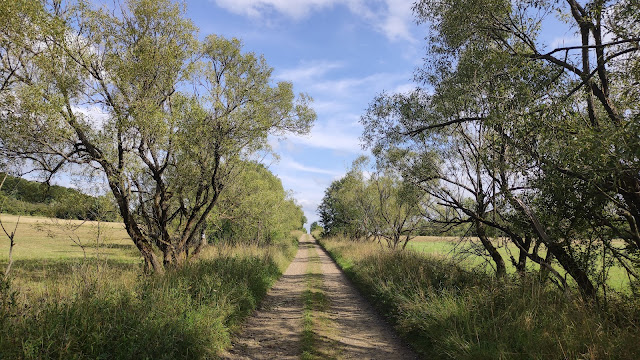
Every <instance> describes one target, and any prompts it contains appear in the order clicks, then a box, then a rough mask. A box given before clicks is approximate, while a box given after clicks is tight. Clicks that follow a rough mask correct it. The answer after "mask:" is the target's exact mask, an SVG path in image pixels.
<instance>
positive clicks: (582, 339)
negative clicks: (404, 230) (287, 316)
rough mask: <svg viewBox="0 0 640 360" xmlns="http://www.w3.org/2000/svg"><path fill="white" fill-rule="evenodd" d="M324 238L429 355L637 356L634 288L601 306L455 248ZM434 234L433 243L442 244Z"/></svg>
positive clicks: (385, 311)
mask: <svg viewBox="0 0 640 360" xmlns="http://www.w3.org/2000/svg"><path fill="white" fill-rule="evenodd" d="M321 243H322V245H323V246H324V247H325V248H326V249H328V251H329V252H330V254H331V256H332V257H333V258H334V259H335V260H336V262H337V263H338V264H339V265H340V266H341V267H342V268H343V269H344V270H345V273H346V274H347V275H348V276H349V277H350V278H351V279H352V281H353V282H354V283H355V284H356V285H357V286H358V287H359V289H360V290H361V291H362V292H363V293H364V294H365V295H366V296H367V297H368V298H369V299H370V300H371V302H372V303H373V304H374V305H375V306H376V307H377V308H378V309H379V310H380V311H381V312H382V313H383V314H385V315H386V316H387V317H388V319H389V320H390V321H391V323H393V324H394V326H395V327H396V329H397V330H398V331H399V332H400V333H401V334H402V335H403V336H404V338H405V340H407V341H408V342H410V343H411V344H412V345H413V347H414V349H416V351H418V352H419V353H420V354H422V356H423V357H424V358H428V359H605V358H606V359H609V358H611V359H636V358H638V356H640V347H639V343H638V341H637V339H638V329H639V326H638V319H639V317H638V314H640V304H639V303H638V302H637V299H635V298H633V297H629V296H626V295H623V294H610V297H609V298H608V300H607V302H606V306H602V304H601V303H600V304H598V303H595V302H593V303H590V302H588V301H583V300H582V298H581V297H580V296H579V294H578V293H577V290H575V291H572V290H569V291H568V292H563V291H559V290H558V289H557V288H556V287H555V286H552V285H550V284H549V283H548V282H547V283H546V284H540V283H539V282H538V281H537V280H536V278H535V277H518V276H510V277H508V278H507V279H503V280H497V279H495V277H493V276H492V275H491V273H490V272H487V271H486V270H485V269H483V268H482V267H472V266H469V265H468V264H461V263H460V261H457V260H455V259H454V258H453V257H452V256H431V255H429V254H425V253H424V252H418V251H392V250H388V249H382V248H381V247H380V246H379V245H377V244H373V243H363V242H359V243H355V242H352V241H347V240H341V239H334V238H330V239H322V241H321ZM431 243H432V244H436V245H434V246H435V248H432V249H436V250H442V249H443V248H444V247H445V245H443V244H440V245H438V242H431ZM446 246H450V245H446Z"/></svg>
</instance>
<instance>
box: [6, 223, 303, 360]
mask: <svg viewBox="0 0 640 360" xmlns="http://www.w3.org/2000/svg"><path fill="white" fill-rule="evenodd" d="M296 235H300V233H297V234H296ZM109 244H116V245H121V242H107V243H106V245H109ZM127 246H131V245H129V244H127ZM295 249H296V239H295V237H294V236H289V237H287V238H286V239H283V240H281V241H279V242H278V243H277V244H273V245H271V246H269V247H261V246H257V245H234V246H229V245H225V244H219V245H217V246H210V247H207V248H206V249H205V250H203V251H202V254H201V256H200V259H199V260H198V261H196V262H191V263H189V264H188V265H186V266H184V267H181V268H180V269H177V270H175V271H171V272H167V273H166V274H165V275H164V276H159V277H158V276H152V277H149V276H140V268H141V259H140V257H139V255H137V254H136V253H135V251H131V250H135V249H130V250H128V251H127V250H126V249H122V250H119V251H118V254H117V256H118V257H119V259H118V258H116V259H113V260H112V259H110V258H104V259H103V260H102V261H101V260H99V259H96V258H93V259H90V260H86V261H69V260H62V259H59V260H56V259H32V260H29V261H25V262H18V263H16V264H15V265H14V266H15V270H16V271H15V276H14V277H11V278H8V279H4V280H2V287H1V288H0V358H6V359H21V358H22V359H42V358H79V359H83V358H84V359H97V358H117V359H203V358H212V357H215V356H216V355H217V354H218V353H219V352H220V351H221V350H223V349H225V348H227V347H229V346H230V337H231V335H232V333H233V331H234V330H237V329H238V326H239V325H240V323H241V321H242V320H243V319H244V318H245V317H246V316H247V315H249V314H251V312H252V311H253V310H254V309H255V307H256V306H257V304H258V303H259V301H260V300H261V298H262V297H263V296H264V295H265V294H266V291H267V290H268V289H269V287H270V286H271V285H272V284H273V283H274V282H275V281H276V280H277V279H278V278H279V276H280V275H281V273H282V272H283V271H284V269H285V268H286V266H287V265H288V264H289V262H290V260H291V259H292V258H293V256H294V255H295ZM132 254H133V255H136V256H135V257H134V256H132ZM132 258H133V259H135V261H134V262H132V261H129V260H130V259H132ZM123 260H124V261H123Z"/></svg>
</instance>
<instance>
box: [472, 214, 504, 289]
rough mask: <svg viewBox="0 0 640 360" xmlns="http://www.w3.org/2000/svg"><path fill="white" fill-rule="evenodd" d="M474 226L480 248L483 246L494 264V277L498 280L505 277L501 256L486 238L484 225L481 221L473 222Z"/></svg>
mask: <svg viewBox="0 0 640 360" xmlns="http://www.w3.org/2000/svg"><path fill="white" fill-rule="evenodd" d="M475 226H476V232H477V234H478V238H479V239H480V242H481V243H482V246H484V248H485V249H486V250H487V251H488V252H489V255H490V256H491V259H492V260H493V262H494V263H495V264H496V276H497V277H498V278H503V277H504V276H505V275H507V267H506V266H505V263H504V259H503V258H502V255H500V253H499V252H498V249H496V247H495V246H493V244H492V243H491V241H490V240H489V239H488V238H487V234H486V231H485V228H484V226H485V225H484V224H483V223H482V222H481V221H479V220H475Z"/></svg>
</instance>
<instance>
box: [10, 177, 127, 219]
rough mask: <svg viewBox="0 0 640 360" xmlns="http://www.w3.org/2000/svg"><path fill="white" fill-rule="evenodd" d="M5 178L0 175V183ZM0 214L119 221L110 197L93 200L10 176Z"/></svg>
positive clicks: (75, 191)
mask: <svg viewBox="0 0 640 360" xmlns="http://www.w3.org/2000/svg"><path fill="white" fill-rule="evenodd" d="M3 177H4V174H2V173H0V179H1V178H3ZM0 211H1V212H3V213H7V214H13V215H39V216H45V217H55V218H59V219H78V220H101V221H118V220H119V215H118V213H117V210H116V207H115V205H114V204H113V202H112V201H110V200H109V197H108V196H100V197H94V196H89V195H85V194H83V193H81V192H79V191H78V190H75V189H70V188H65V187H62V186H58V185H52V186H47V185H46V184H42V183H39V182H35V181H29V180H25V179H22V178H18V177H13V176H7V179H6V181H5V183H4V185H3V187H2V189H0Z"/></svg>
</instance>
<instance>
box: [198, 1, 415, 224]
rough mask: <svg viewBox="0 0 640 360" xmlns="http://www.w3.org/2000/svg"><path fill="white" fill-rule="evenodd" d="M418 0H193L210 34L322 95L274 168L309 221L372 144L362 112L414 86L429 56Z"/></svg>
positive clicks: (279, 145)
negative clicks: (310, 121)
mask: <svg viewBox="0 0 640 360" xmlns="http://www.w3.org/2000/svg"><path fill="white" fill-rule="evenodd" d="M412 3H413V0H366V1H365V0H189V1H187V15H188V16H189V17H190V18H191V19H192V20H193V21H194V23H195V24H196V25H197V26H198V27H199V28H200V33H201V35H203V36H204V35H208V34H217V35H222V36H225V37H236V38H239V39H241V40H242V41H243V44H244V50H245V51H252V52H255V53H257V54H263V55H264V56H265V58H266V60H267V62H268V63H269V65H271V66H272V67H273V68H274V72H273V77H274V80H276V81H281V80H286V81H291V82H292V83H293V85H294V88H295V91H296V92H304V93H307V94H309V95H310V96H311V97H313V99H314V102H313V104H312V106H313V107H314V109H315V111H316V113H317V114H318V119H317V121H316V124H315V126H314V127H313V129H312V130H311V133H310V134H309V135H308V136H301V137H288V138H286V139H284V140H277V139H272V140H271V143H272V146H274V148H275V149H276V151H277V153H278V154H279V155H280V160H279V161H278V162H271V161H269V162H268V164H267V165H269V168H270V169H271V170H272V171H273V172H274V173H275V174H276V175H277V176H278V177H279V178H280V179H282V182H283V185H284V187H285V188H286V189H290V190H292V191H293V193H294V197H295V198H296V200H297V201H298V203H299V204H300V205H302V207H303V208H304V211H305V214H306V216H307V218H308V220H309V223H311V222H313V221H316V220H318V216H317V214H316V208H317V206H318V204H319V203H320V200H321V199H322V196H323V195H324V190H325V189H326V188H327V186H329V184H330V183H331V182H332V181H333V180H335V179H338V178H340V177H341V176H343V175H344V173H345V172H346V169H347V168H348V167H349V166H350V165H351V162H352V161H353V160H354V159H355V158H356V157H357V156H358V155H360V154H363V153H364V152H363V150H362V149H361V146H360V140H359V137H360V135H361V133H362V127H361V125H360V124H359V118H360V115H362V114H363V113H364V111H365V109H366V108H367V106H368V104H369V102H370V101H371V100H372V99H373V97H374V96H375V95H376V94H378V93H380V92H382V91H387V92H397V91H406V90H410V89H411V88H412V87H413V85H412V76H413V70H414V68H415V67H416V66H417V65H420V64H421V63H422V57H423V55H424V46H425V42H424V40H423V38H424V37H425V35H426V27H424V26H417V25H416V24H415V21H414V18H413V15H412V13H411V5H412Z"/></svg>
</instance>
